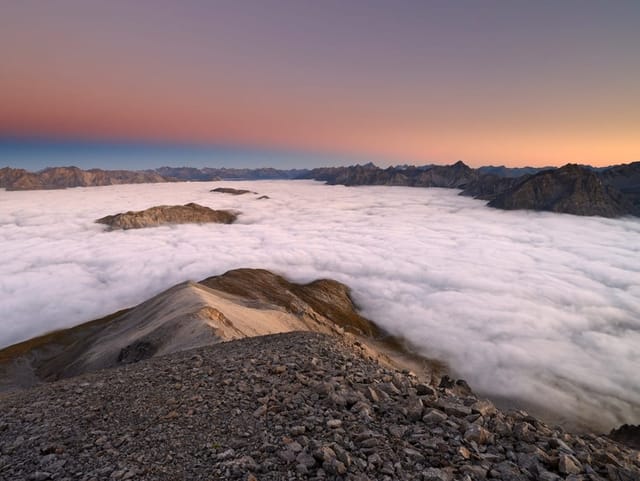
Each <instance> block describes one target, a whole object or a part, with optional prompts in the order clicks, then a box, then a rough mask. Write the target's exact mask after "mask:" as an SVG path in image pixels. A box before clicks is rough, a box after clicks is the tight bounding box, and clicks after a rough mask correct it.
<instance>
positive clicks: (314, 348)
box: [0, 332, 640, 481]
mask: <svg viewBox="0 0 640 481" xmlns="http://www.w3.org/2000/svg"><path fill="white" fill-rule="evenodd" d="M462 384H463V383H453V382H443V383H440V384H439V385H430V384H428V383H425V382H423V381H421V380H420V379H419V378H417V377H415V376H413V375H412V374H411V373H408V372H406V371H405V372H401V371H397V370H394V369H391V368H388V367H384V366H381V365H380V364H379V363H378V362H376V361H375V360H374V359H372V358H371V357H370V356H369V354H368V353H367V352H366V351H363V350H362V348H361V346H360V345H358V343H357V342H352V341H350V340H348V339H340V338H338V337H336V336H334V335H327V334H320V333H309V332H306V333H305V332H295V333H286V334H278V335H270V336H260V337H253V338H247V339H240V340H236V341H233V342H227V343H221V344H217V345H214V346H205V347H201V348H198V349H195V350H191V351H185V352H176V353H173V354H171V355H167V356H159V357H155V358H153V359H148V360H145V361H142V362H140V363H135V364H128V365H124V366H120V367H118V368H116V369H109V370H103V371H99V372H93V373H89V374H87V375H84V376H82V377H78V378H74V379H69V380H64V381H60V382H57V383H51V384H48V385H43V386H39V387H37V388H34V389H31V390H25V391H18V392H15V393H9V394H7V395H5V396H4V397H3V398H1V399H0V404H1V407H2V409H0V473H2V476H4V477H5V478H6V479H34V480H47V479H78V480H83V481H84V480H86V481H88V480H91V479H115V480H118V479H120V480H127V479H136V480H144V481H146V480H154V481H155V480H175V479H184V480H199V479H229V480H234V479H237V480H242V481H258V480H260V481H276V480H277V481H280V480H285V479H286V480H296V479H300V480H302V479H308V480H317V481H320V480H327V481H329V480H334V481H338V480H345V481H347V480H349V481H373V480H384V481H387V480H398V481H405V480H406V481H408V480H428V481H453V480H461V481H476V480H484V479H494V480H503V481H533V480H543V481H560V480H569V481H604V480H608V481H635V480H638V479H640V453H638V451H634V450H632V449H630V448H627V447H624V446H622V445H619V444H617V443H616V442H614V441H612V440H611V439H609V438H607V437H604V436H597V435H592V434H583V435H575V434H569V433H567V432H565V431H564V430H563V429H562V428H559V427H553V426H549V425H547V424H545V423H544V422H542V421H540V420H539V419H536V418H534V417H532V416H530V415H528V414H527V413H526V412H523V411H509V412H505V411H502V410H500V409H497V408H496V407H495V406H494V405H493V404H492V403H491V402H489V401H487V400H484V399H478V398H477V397H476V396H475V395H473V394H472V393H471V392H469V391H468V390H464V389H462V390H461V389H460V386H461V385H462Z"/></svg>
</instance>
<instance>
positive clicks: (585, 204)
mask: <svg viewBox="0 0 640 481" xmlns="http://www.w3.org/2000/svg"><path fill="white" fill-rule="evenodd" d="M303 177H304V178H308V179H315V180H320V181H324V182H326V183H327V184H331V185H336V184H340V185H348V186H357V185H396V186H397V185H400V186H409V187H445V188H455V189H460V190H462V192H461V193H460V194H461V195H466V196H470V197H474V198H477V199H483V200H488V201H490V202H489V204H488V205H489V206H490V207H495V208H499V209H507V210H512V209H530V210H541V211H551V212H562V213H567V214H574V215H586V216H589V215H597V216H603V217H620V216H624V215H636V216H638V215H640V162H634V163H632V164H625V165H616V166H612V167H607V168H603V169H594V168H592V167H588V166H581V165H576V164H567V165H565V166H563V167H560V168H549V169H536V168H524V169H510V168H507V167H481V168H479V169H472V168H471V167H469V166H468V165H466V164H465V163H464V162H462V161H459V162H456V163H455V164H453V165H445V166H441V165H434V166H425V167H413V166H399V167H388V168H386V169H381V168H379V167H377V166H375V165H373V164H366V165H355V166H350V167H328V168H320V169H313V170H311V171H310V172H308V173H307V174H305V175H304V176H303Z"/></svg>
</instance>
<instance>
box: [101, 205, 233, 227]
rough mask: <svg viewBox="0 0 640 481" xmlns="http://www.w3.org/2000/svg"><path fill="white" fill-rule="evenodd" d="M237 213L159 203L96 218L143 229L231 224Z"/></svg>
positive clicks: (111, 223) (112, 224)
mask: <svg viewBox="0 0 640 481" xmlns="http://www.w3.org/2000/svg"><path fill="white" fill-rule="evenodd" d="M237 218H238V214H237V213H235V212H230V211H227V210H214V209H211V208H209V207H205V206H202V205H199V204H195V203H193V202H191V203H189V204H185V205H160V206H156V207H150V208H148V209H145V210H141V211H137V212H134V211H129V212H122V213H120V214H113V215H108V216H106V217H101V218H100V219H97V220H96V223H98V224H105V225H107V226H109V228H111V229H124V230H127V229H143V228H145V227H156V226H159V225H166V224H209V223H215V224H231V223H233V222H234V221H235V220H236V219H237Z"/></svg>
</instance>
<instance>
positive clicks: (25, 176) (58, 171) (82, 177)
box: [0, 167, 168, 190]
mask: <svg viewBox="0 0 640 481" xmlns="http://www.w3.org/2000/svg"><path fill="white" fill-rule="evenodd" d="M167 181H168V180H167V179H166V178H165V177H163V176H161V175H159V174H157V173H155V172H137V171H128V170H101V169H91V170H82V169H79V168H78V167H51V168H48V169H44V170H42V171H40V172H28V171H26V170H24V169H12V168H9V167H7V168H4V169H0V187H4V188H6V189H7V190H40V189H65V188H67V187H94V186H100V185H115V184H142V183H157V182H167Z"/></svg>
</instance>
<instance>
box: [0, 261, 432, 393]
mask: <svg viewBox="0 0 640 481" xmlns="http://www.w3.org/2000/svg"><path fill="white" fill-rule="evenodd" d="M290 331H313V332H321V333H326V334H339V335H340V336H343V335H344V334H345V331H346V332H348V333H352V334H353V335H356V336H358V337H359V338H360V339H361V340H362V342H363V343H366V342H369V343H370V345H371V346H372V347H371V352H372V353H373V352H374V351H375V352H377V353H378V355H379V356H385V359H387V360H388V362H389V363H391V362H394V361H392V360H391V357H389V356H387V353H386V351H387V349H389V352H391V351H390V349H391V348H392V347H395V344H390V343H388V342H385V341H384V339H385V336H384V334H383V333H382V332H381V331H380V330H379V329H378V328H377V327H376V326H375V325H374V324H372V323H371V322H370V321H369V320H367V319H365V318H363V317H362V316H360V314H358V312H357V310H356V308H355V306H354V304H353V301H352V300H351V297H350V293H349V288H348V287H347V286H345V285H343V284H341V283H339V282H336V281H333V280H328V279H322V280H317V281H314V282H311V283H309V284H295V283H292V282H289V281H287V280H286V279H284V278H283V277H281V276H278V275H276V274H273V273H272V272H269V271H266V270H260V269H237V270H232V271H229V272H227V273H226V274H224V275H220V276H215V277H210V278H207V279H205V280H203V281H201V282H185V283H182V284H178V285H176V286H174V287H172V288H170V289H168V290H166V291H164V292H162V293H160V294H158V295H157V296H155V297H153V298H151V299H149V300H147V301H145V302H143V303H141V304H139V305H138V306H135V307H133V308H131V309H127V310H124V311H120V312H117V313H114V314H111V315H109V316H107V317H104V318H102V319H97V320H94V321H91V322H87V323H85V324H81V325H79V326H76V327H73V328H70V329H65V330H60V331H55V332H52V333H49V334H45V335H44V336H40V337H36V338H34V339H31V340H28V341H25V342H21V343H18V344H15V345H13V346H10V347H7V348H4V349H2V350H0V391H3V390H11V389H15V388H17V387H27V386H32V385H35V384H38V383H40V382H44V381H52V380H57V379H61V378H67V377H71V376H76V375H80V374H83V373H86V372H90V371H95V370H98V369H103V368H110V367H114V366H118V365H122V364H128V363H131V362H137V361H140V360H143V359H146V358H150V357H155V356H159V355H166V354H170V353H175V352H178V351H184V350H187V349H193V348H196V347H201V346H208V345H211V344H216V343H219V342H222V341H229V340H233V339H240V338H244V337H253V336H260V335H266V334H274V333H280V332H290ZM395 359H396V362H403V363H406V364H407V365H408V364H409V363H411V362H413V361H412V360H411V359H412V358H411V357H410V356H408V355H406V356H401V355H398V356H396V357H395ZM434 367H437V366H436V364H434Z"/></svg>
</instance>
